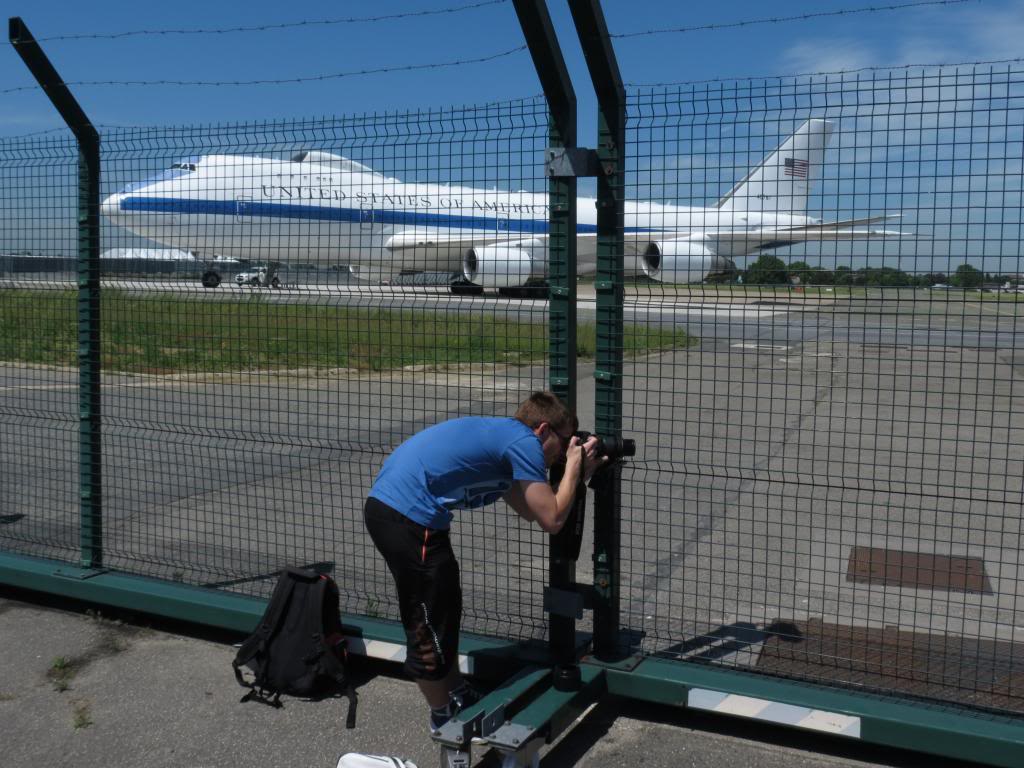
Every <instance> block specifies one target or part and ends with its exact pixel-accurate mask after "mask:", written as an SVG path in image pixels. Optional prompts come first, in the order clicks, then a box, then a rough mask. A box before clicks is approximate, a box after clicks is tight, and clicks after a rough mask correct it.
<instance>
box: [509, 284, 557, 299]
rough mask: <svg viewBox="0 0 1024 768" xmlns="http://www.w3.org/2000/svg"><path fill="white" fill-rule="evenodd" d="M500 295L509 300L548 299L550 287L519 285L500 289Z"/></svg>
mask: <svg viewBox="0 0 1024 768" xmlns="http://www.w3.org/2000/svg"><path fill="white" fill-rule="evenodd" d="M498 295H499V296H505V297H506V298H509V299H546V298H547V297H548V286H547V285H519V286H516V287H514V288H499V289H498Z"/></svg>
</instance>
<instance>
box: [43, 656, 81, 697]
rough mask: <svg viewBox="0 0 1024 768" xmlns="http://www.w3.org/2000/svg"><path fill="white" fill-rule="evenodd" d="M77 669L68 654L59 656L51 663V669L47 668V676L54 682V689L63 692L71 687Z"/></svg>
mask: <svg viewBox="0 0 1024 768" xmlns="http://www.w3.org/2000/svg"><path fill="white" fill-rule="evenodd" d="M77 671H78V670H77V669H76V668H75V663H74V661H73V660H72V659H69V658H68V657H67V656H58V657H57V658H55V659H54V660H53V663H52V664H50V669H49V670H47V672H46V676H47V677H48V678H50V682H51V683H53V690H55V691H57V692H58V693H63V692H64V691H66V690H68V688H70V687H71V680H72V678H73V677H74V676H75V673H76V672H77Z"/></svg>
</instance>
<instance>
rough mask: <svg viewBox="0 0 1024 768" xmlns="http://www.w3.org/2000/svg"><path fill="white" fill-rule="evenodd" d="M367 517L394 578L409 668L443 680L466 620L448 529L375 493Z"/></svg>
mask: <svg viewBox="0 0 1024 768" xmlns="http://www.w3.org/2000/svg"><path fill="white" fill-rule="evenodd" d="M363 516H364V519H365V520H366V530H367V531H368V532H369V533H370V538H371V539H373V543H374V544H375V545H376V547H377V549H378V550H379V551H380V553H381V554H382V555H383V556H384V560H385V562H387V564H388V568H389V569H390V570H391V575H392V576H394V578H395V586H396V587H397V589H398V604H399V609H400V610H401V614H402V626H403V627H404V628H405V637H406V655H405V670H406V672H407V673H408V674H409V676H410V677H412V678H413V679H415V680H443V679H444V678H445V677H447V675H448V672H449V671H450V670H451V668H452V664H453V663H455V661H456V660H457V657H458V653H459V622H460V621H461V619H462V587H461V586H460V584H459V564H458V562H456V560H455V553H454V552H453V551H452V544H451V541H450V540H449V538H448V531H438V530H435V529H433V528H427V527H425V526H422V525H420V524H419V523H417V522H414V521H412V520H410V519H409V518H407V517H406V516H405V515H403V514H401V513H400V512H397V511H396V510H394V509H392V508H391V507H389V506H388V505H387V504H385V503H384V502H382V501H379V500H377V499H375V498H372V497H371V498H368V499H367V500H366V505H365V506H364V507H363Z"/></svg>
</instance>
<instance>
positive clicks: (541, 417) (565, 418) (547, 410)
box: [513, 391, 577, 433]
mask: <svg viewBox="0 0 1024 768" xmlns="http://www.w3.org/2000/svg"><path fill="white" fill-rule="evenodd" d="M513 418H515V419H517V420H518V421H521V422H522V423H523V424H525V425H526V426H528V427H529V428H530V429H536V428H537V427H539V426H540V425H541V424H543V423H544V422H547V423H548V424H550V425H551V426H552V427H553V428H554V429H555V431H557V432H562V433H564V432H566V431H568V430H570V429H571V430H572V431H573V432H575V431H576V426H577V421H576V416H575V415H574V414H573V412H572V411H570V410H569V409H568V408H566V407H565V406H564V405H563V404H562V401H561V400H559V399H558V396H557V395H556V394H555V393H554V392H547V391H539V392H534V393H533V394H532V395H530V396H529V397H528V398H527V399H526V400H524V401H523V404H522V405H520V406H519V409H518V410H517V411H516V414H515V416H514V417H513Z"/></svg>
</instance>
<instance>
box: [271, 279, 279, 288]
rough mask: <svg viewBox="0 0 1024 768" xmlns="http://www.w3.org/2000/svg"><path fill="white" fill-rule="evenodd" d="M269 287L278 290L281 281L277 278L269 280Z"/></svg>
mask: <svg viewBox="0 0 1024 768" xmlns="http://www.w3.org/2000/svg"><path fill="white" fill-rule="evenodd" d="M270 287H271V288H280V287H281V281H280V280H278V279H277V278H276V277H275V278H274V279H273V280H271V281H270Z"/></svg>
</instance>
